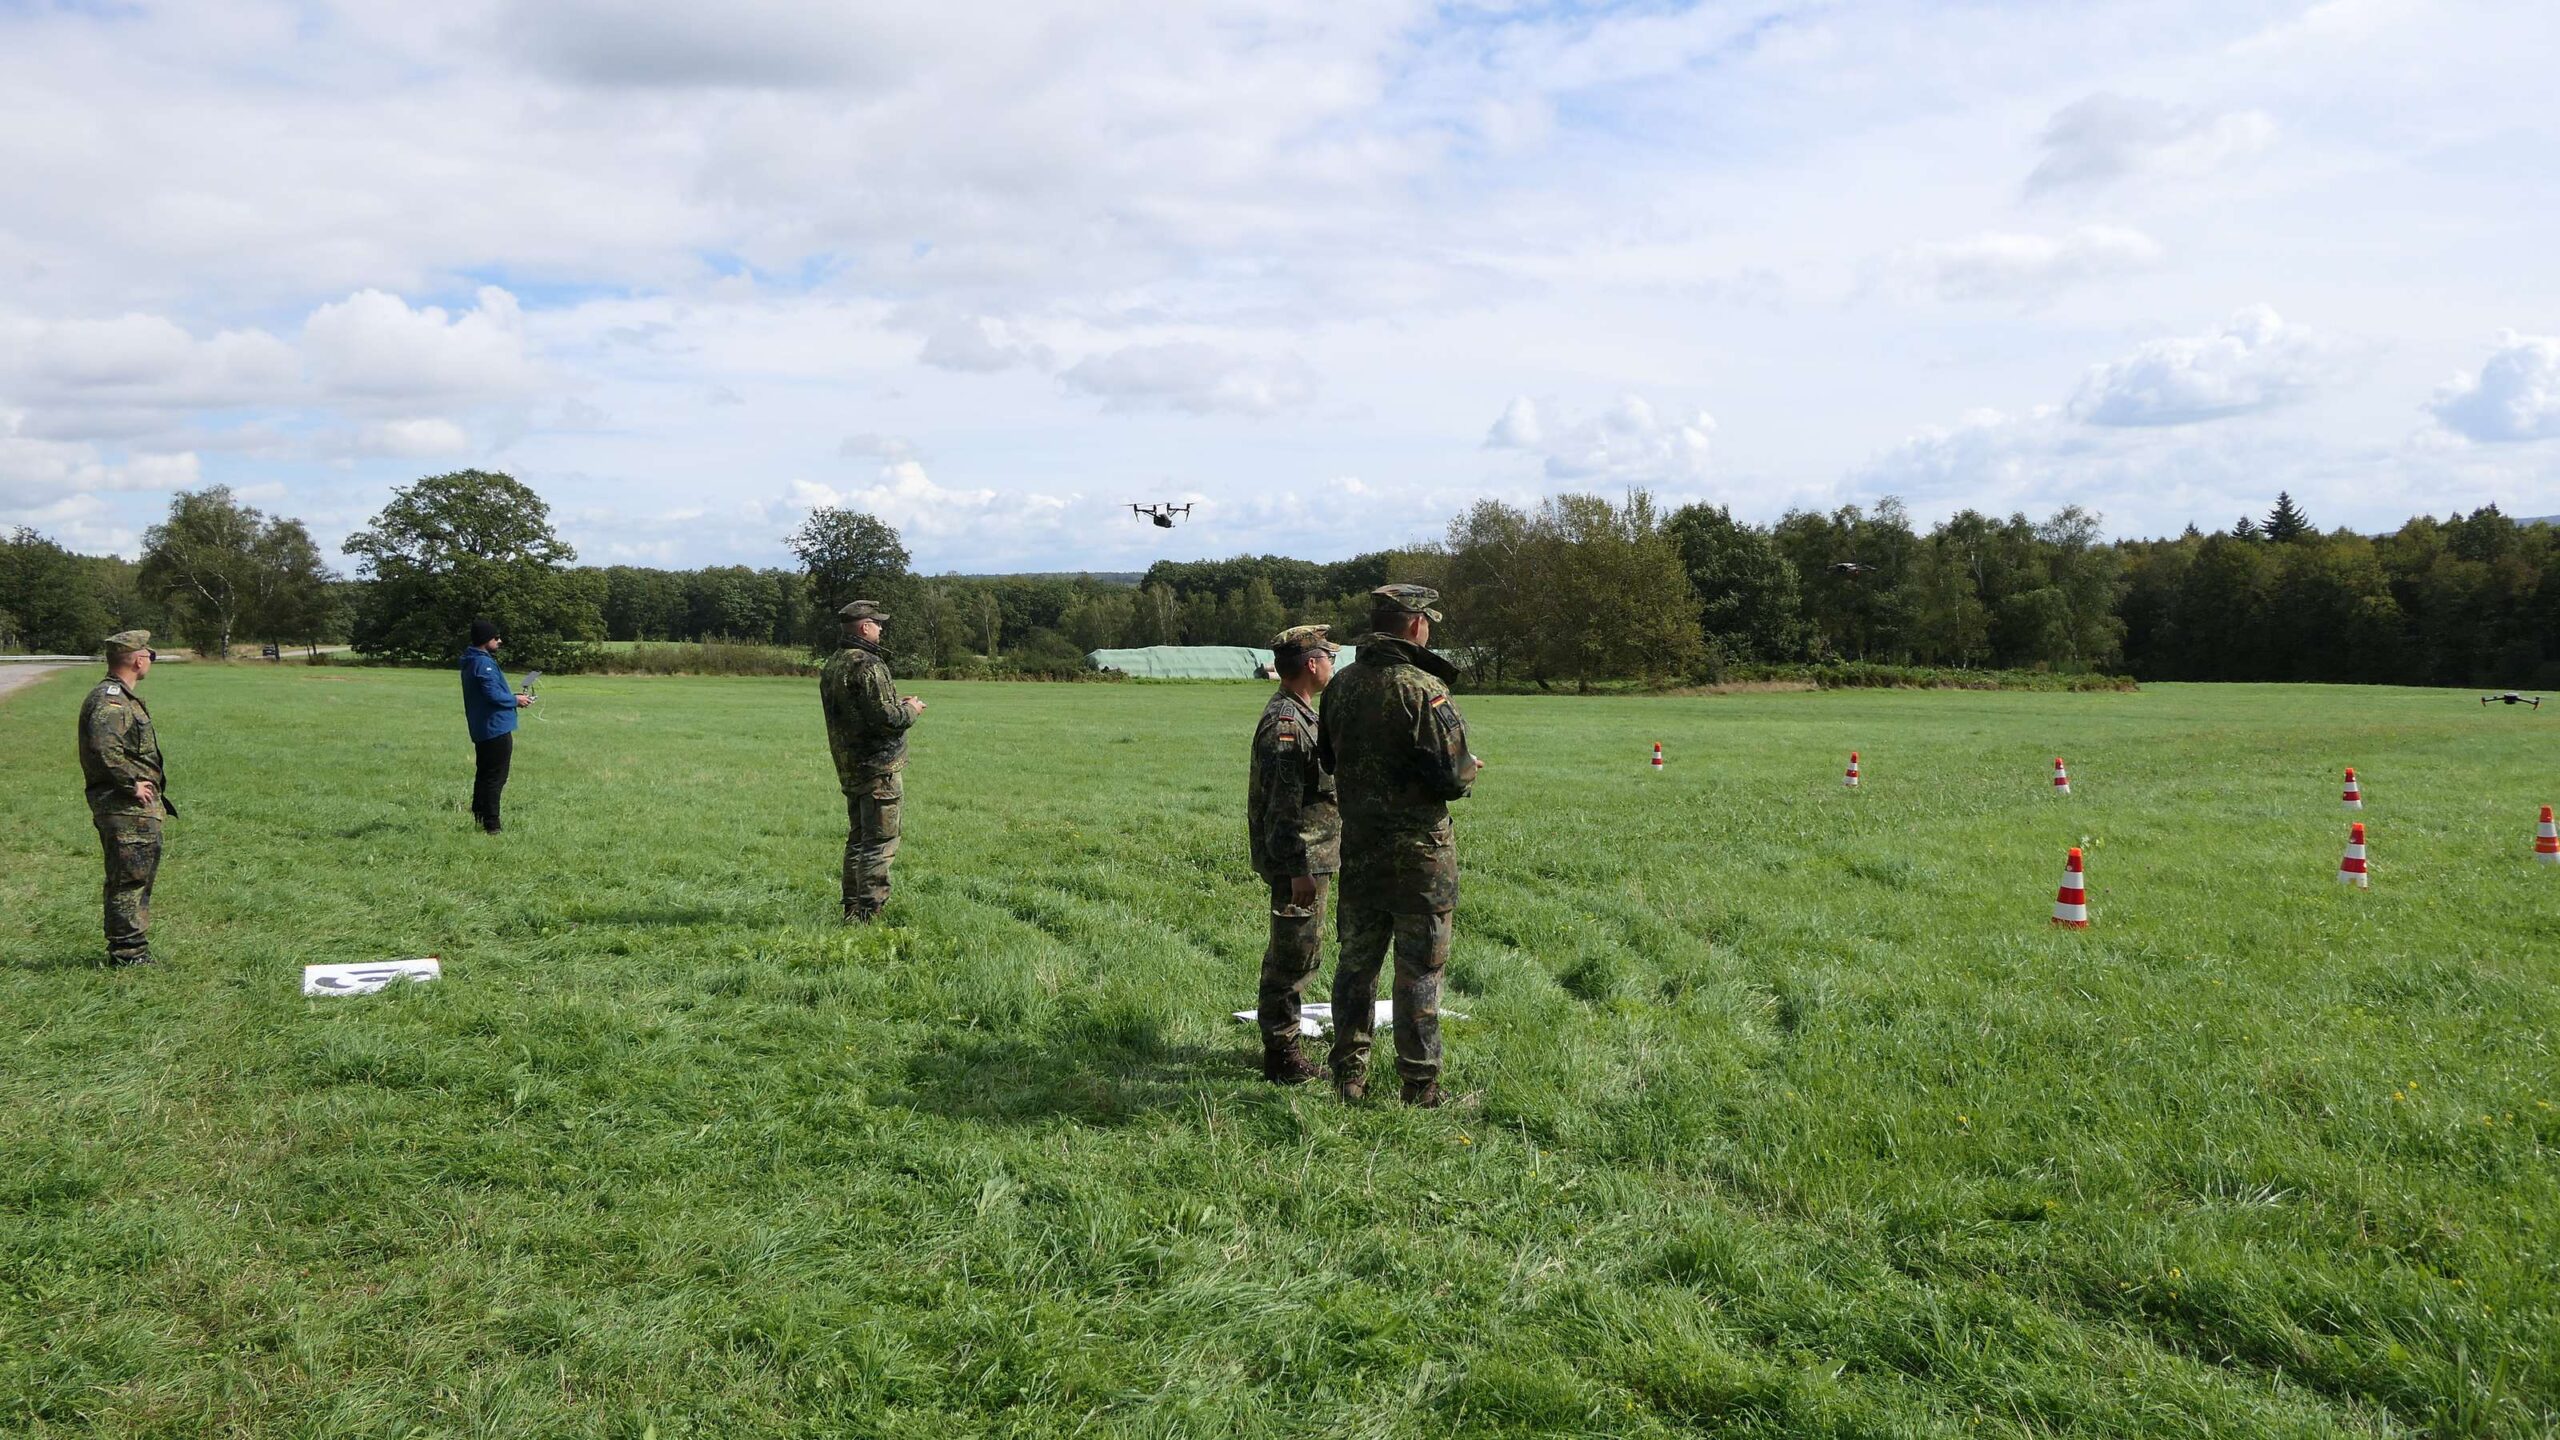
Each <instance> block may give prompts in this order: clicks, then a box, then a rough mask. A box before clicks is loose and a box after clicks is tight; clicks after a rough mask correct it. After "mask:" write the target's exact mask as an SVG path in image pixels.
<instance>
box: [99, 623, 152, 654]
mask: <svg viewBox="0 0 2560 1440" xmlns="http://www.w3.org/2000/svg"><path fill="white" fill-rule="evenodd" d="M106 645H107V658H109V659H111V660H112V659H114V658H115V657H116V656H118V655H130V654H132V653H133V652H134V651H136V650H148V649H150V648H151V632H150V631H148V630H119V631H117V632H116V633H114V634H113V635H110V636H108V637H107V640H106Z"/></svg>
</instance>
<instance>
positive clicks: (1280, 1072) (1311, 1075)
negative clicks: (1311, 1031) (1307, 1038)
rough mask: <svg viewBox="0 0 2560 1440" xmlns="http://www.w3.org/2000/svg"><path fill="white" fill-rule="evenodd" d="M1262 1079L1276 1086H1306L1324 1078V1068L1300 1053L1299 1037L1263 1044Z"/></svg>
mask: <svg viewBox="0 0 2560 1440" xmlns="http://www.w3.org/2000/svg"><path fill="white" fill-rule="evenodd" d="M1262 1078H1263V1079H1265V1080H1268V1081H1270V1082H1271V1083H1272V1084H1274V1085H1304V1084H1306V1083H1307V1082H1308V1081H1310V1080H1321V1079H1323V1078H1324V1067H1323V1066H1321V1065H1318V1064H1316V1063H1315V1062H1314V1061H1312V1060H1309V1059H1308V1058H1307V1057H1306V1056H1305V1055H1303V1054H1300V1053H1299V1051H1298V1037H1297V1036H1295V1035H1292V1036H1290V1037H1289V1038H1287V1039H1285V1040H1265V1041H1263V1042H1262Z"/></svg>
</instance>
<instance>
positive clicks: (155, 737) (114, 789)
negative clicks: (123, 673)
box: [80, 676, 178, 819]
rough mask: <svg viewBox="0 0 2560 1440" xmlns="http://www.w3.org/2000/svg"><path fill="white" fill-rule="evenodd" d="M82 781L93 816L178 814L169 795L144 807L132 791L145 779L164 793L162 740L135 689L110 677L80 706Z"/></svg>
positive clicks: (166, 779) (101, 682) (167, 778)
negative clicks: (161, 758) (161, 757)
mask: <svg viewBox="0 0 2560 1440" xmlns="http://www.w3.org/2000/svg"><path fill="white" fill-rule="evenodd" d="M80 778H81V780H82V781H83V783H84V784H85V785H86V787H87V792H88V796H89V813H90V814H92V815H145V816H149V817H151V818H154V819H157V818H159V817H160V816H162V815H164V814H167V815H174V814H176V813H178V812H177V807H175V806H173V805H170V804H168V803H167V800H168V797H167V795H166V794H165V793H164V794H162V796H161V797H160V798H159V799H156V800H154V801H152V803H150V804H148V805H145V804H143V803H142V801H141V799H140V797H138V796H136V795H135V794H134V793H133V787H134V786H135V785H136V784H138V783H140V782H142V781H145V780H148V781H150V782H151V784H152V787H153V788H154V789H157V790H161V791H163V792H165V791H166V790H167V789H168V785H169V777H168V773H167V771H166V769H165V768H164V767H163V766H162V763H161V760H160V735H159V732H158V731H156V730H153V729H152V728H151V711H150V708H149V707H147V706H145V705H144V704H143V703H142V697H141V696H140V695H137V694H135V693H134V691H133V687H132V686H130V685H127V684H125V683H124V682H123V681H121V680H118V679H115V678H114V677H112V676H110V677H109V678H107V679H105V680H101V681H99V682H98V685H97V688H95V689H93V690H91V691H90V692H89V698H88V699H86V700H83V701H81V702H80Z"/></svg>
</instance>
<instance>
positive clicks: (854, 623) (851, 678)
mask: <svg viewBox="0 0 2560 1440" xmlns="http://www.w3.org/2000/svg"><path fill="white" fill-rule="evenodd" d="M836 618H837V619H838V620H840V621H842V622H843V624H844V642H843V647H842V648H841V649H839V650H837V651H836V653H835V654H834V655H833V656H831V657H829V658H828V660H827V664H826V668H825V669H823V670H821V671H819V672H818V703H819V705H820V706H821V707H823V708H824V709H825V711H826V716H827V748H828V749H829V750H831V751H833V752H834V753H835V759H836V779H837V781H838V782H839V783H840V784H842V785H843V786H844V798H845V809H846V812H847V818H848V823H849V829H848V830H847V832H846V834H845V840H844V918H845V921H846V923H848V924H856V923H863V924H867V923H869V922H870V921H871V920H872V919H874V918H876V917H877V916H878V915H879V914H880V910H881V907H883V906H885V905H887V904H888V903H889V862H890V861H891V860H893V859H895V858H897V854H898V807H899V804H900V802H901V801H902V800H903V799H904V797H905V794H906V782H905V779H904V778H903V775H904V772H905V770H906V768H907V727H908V726H911V725H913V724H915V723H916V717H917V716H920V715H922V714H924V702H923V701H922V700H919V699H917V698H916V697H914V696H913V695H900V694H899V693H898V687H897V680H896V678H895V677H894V676H892V675H891V674H890V673H889V656H888V653H887V652H886V651H883V650H882V649H881V648H880V622H882V621H884V620H886V619H888V618H889V612H888V611H886V610H883V609H881V608H880V607H879V605H878V604H876V603H874V602H872V601H869V600H856V601H854V602H853V603H852V604H849V605H847V606H845V607H844V608H843V609H841V610H838V611H837V612H836Z"/></svg>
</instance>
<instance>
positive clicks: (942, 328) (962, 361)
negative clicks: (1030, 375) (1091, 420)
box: [916, 315, 1057, 375]
mask: <svg viewBox="0 0 2560 1440" xmlns="http://www.w3.org/2000/svg"><path fill="white" fill-rule="evenodd" d="M916 358H917V359H918V360H921V361H923V362H924V363H925V364H927V365H931V366H934V367H936V368H938V369H943V370H960V371H967V372H971V373H975V374H981V375H984V374H992V373H994V372H996V371H998V370H1010V369H1012V368H1014V367H1015V366H1017V365H1028V366H1031V367H1032V368H1034V369H1037V370H1047V369H1051V368H1054V367H1055V366H1056V364H1057V357H1056V356H1054V355H1053V354H1051V353H1050V350H1049V347H1047V346H1046V345H1042V344H1039V343H1037V342H1036V341H1031V340H1026V339H1023V338H1021V337H1019V336H1017V335H1015V334H1014V333H1013V332H1012V330H1011V329H1010V327H1007V326H1005V325H1002V324H1000V323H998V322H997V321H994V320H990V319H988V318H986V317H985V316H983V315H981V316H974V317H971V318H969V319H965V320H953V321H950V322H949V323H947V324H943V325H938V326H936V327H934V330H933V333H932V334H930V335H928V336H926V337H925V342H924V349H923V350H921V351H919V352H918V353H917V355H916Z"/></svg>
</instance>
